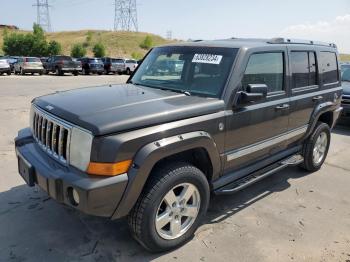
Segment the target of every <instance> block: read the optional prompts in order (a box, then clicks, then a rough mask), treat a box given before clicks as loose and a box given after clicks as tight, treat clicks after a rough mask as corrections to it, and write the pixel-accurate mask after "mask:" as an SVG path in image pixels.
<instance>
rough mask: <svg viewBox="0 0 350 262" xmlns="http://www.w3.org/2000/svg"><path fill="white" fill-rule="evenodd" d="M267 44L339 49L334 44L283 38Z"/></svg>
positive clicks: (277, 38)
mask: <svg viewBox="0 0 350 262" xmlns="http://www.w3.org/2000/svg"><path fill="white" fill-rule="evenodd" d="M267 43H269V44H303V45H319V46H329V47H333V48H337V45H336V44H333V43H326V42H319V41H312V40H301V39H290V38H282V37H276V38H271V39H270V40H269V41H268V42H267Z"/></svg>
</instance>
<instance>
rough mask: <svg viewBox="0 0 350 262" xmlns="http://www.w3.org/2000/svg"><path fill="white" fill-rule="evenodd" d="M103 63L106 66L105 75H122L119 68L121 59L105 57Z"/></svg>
mask: <svg viewBox="0 0 350 262" xmlns="http://www.w3.org/2000/svg"><path fill="white" fill-rule="evenodd" d="M101 60H102V62H103V64H104V70H105V74H106V75H108V74H110V73H113V74H115V73H120V72H121V68H120V66H119V61H118V60H119V59H116V58H111V57H103V58H102V59H101Z"/></svg>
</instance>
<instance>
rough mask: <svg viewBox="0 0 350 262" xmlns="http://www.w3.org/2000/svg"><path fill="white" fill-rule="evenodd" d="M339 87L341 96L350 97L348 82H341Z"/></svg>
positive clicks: (349, 83)
mask: <svg viewBox="0 0 350 262" xmlns="http://www.w3.org/2000/svg"><path fill="white" fill-rule="evenodd" d="M341 86H342V88H343V95H346V96H350V82H348V81H343V82H342V84H341Z"/></svg>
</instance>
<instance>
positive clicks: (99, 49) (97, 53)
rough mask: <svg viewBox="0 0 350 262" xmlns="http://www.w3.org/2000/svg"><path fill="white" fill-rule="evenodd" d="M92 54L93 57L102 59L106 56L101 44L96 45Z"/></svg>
mask: <svg viewBox="0 0 350 262" xmlns="http://www.w3.org/2000/svg"><path fill="white" fill-rule="evenodd" d="M92 52H93V53H94V56H95V57H104V56H105V55H106V48H105V46H104V45H103V44H102V43H97V44H96V45H95V46H94V47H93V48H92Z"/></svg>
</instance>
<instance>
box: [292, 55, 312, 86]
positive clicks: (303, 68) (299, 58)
mask: <svg viewBox="0 0 350 262" xmlns="http://www.w3.org/2000/svg"><path fill="white" fill-rule="evenodd" d="M291 62H292V79H293V88H298V87H305V86H312V85H316V84H317V72H316V71H317V70H316V60H315V53H314V52H292V53H291Z"/></svg>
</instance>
